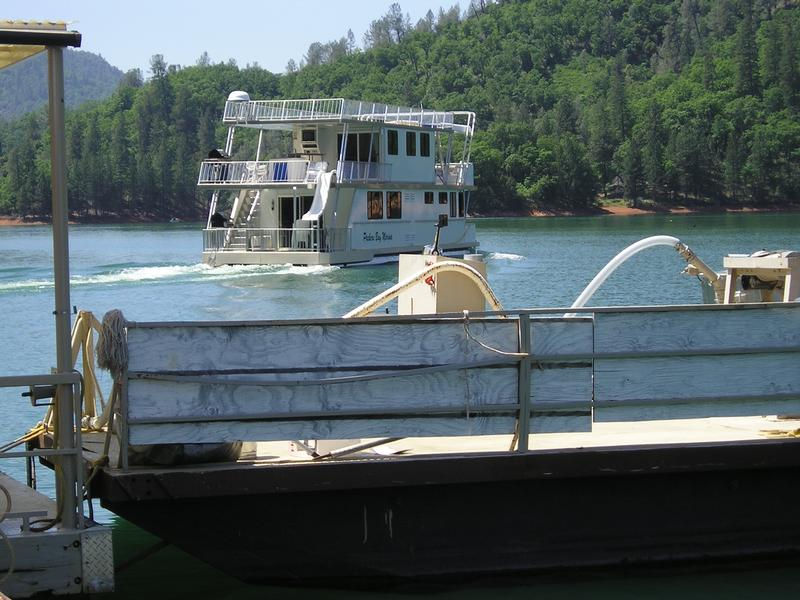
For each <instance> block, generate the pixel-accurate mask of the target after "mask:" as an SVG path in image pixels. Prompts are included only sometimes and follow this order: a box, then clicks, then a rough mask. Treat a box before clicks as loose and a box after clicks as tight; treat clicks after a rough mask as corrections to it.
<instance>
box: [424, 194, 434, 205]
mask: <svg viewBox="0 0 800 600" xmlns="http://www.w3.org/2000/svg"><path fill="white" fill-rule="evenodd" d="M425 204H433V192H425Z"/></svg>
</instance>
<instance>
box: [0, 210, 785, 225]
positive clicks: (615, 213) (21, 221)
mask: <svg viewBox="0 0 800 600" xmlns="http://www.w3.org/2000/svg"><path fill="white" fill-rule="evenodd" d="M785 212H800V204H789V205H787V206H782V207H753V206H744V207H721V208H716V207H715V208H692V207H685V206H677V207H672V208H669V209H664V210H652V209H643V208H632V207H629V206H620V205H609V206H599V207H597V208H595V209H592V210H586V211H541V210H532V211H530V212H529V213H525V212H519V213H514V212H509V213H504V212H498V213H492V214H478V215H472V217H473V218H476V219H480V218H488V217H508V218H510V217H600V216H608V217H632V216H639V215H641V216H646V215H705V214H728V213H733V214H736V213H785ZM180 222H183V221H180ZM134 223H165V221H158V220H154V219H144V218H124V219H120V218H118V217H111V216H109V217H107V218H99V217H90V218H88V219H83V218H78V219H75V218H71V219H70V221H69V224H70V225H98V224H100V225H114V224H117V225H120V224H122V225H128V224H134ZM49 224H50V221H49V220H41V219H30V218H23V217H12V216H8V215H0V227H25V226H35V225H49Z"/></svg>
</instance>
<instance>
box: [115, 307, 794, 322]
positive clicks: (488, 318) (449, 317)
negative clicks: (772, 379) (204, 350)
mask: <svg viewBox="0 0 800 600" xmlns="http://www.w3.org/2000/svg"><path fill="white" fill-rule="evenodd" d="M787 308H788V309H793V310H800V302H761V303H752V304H674V305H673V304H669V305H654V306H595V307H582V308H529V309H520V310H502V311H494V312H471V313H470V314H469V318H470V320H480V321H481V322H501V323H502V322H507V320H506V319H505V318H506V317H517V316H518V315H521V314H526V315H560V316H558V317H554V318H547V322H548V323H550V322H553V321H556V320H561V321H570V322H575V321H578V320H580V319H583V320H591V319H592V314H593V313H642V312H645V313H659V312H680V311H686V310H691V311H712V312H714V311H731V310H759V309H771V310H780V309H787ZM566 313H579V314H580V316H578V317H564V316H563V315H564V314H566ZM463 320H464V315H463V313H440V314H435V315H417V316H414V317H409V316H408V315H375V316H369V317H358V318H352V319H343V318H341V317H334V318H320V319H286V320H263V321H128V322H127V323H126V326H127V327H128V328H134V327H147V328H155V327H159V328H170V327H250V326H254V325H255V326H260V327H263V326H273V325H274V326H284V327H288V326H293V325H339V324H341V325H347V324H352V323H370V324H378V323H404V324H406V323H422V322H430V321H440V322H452V321H463ZM534 322H535V321H534Z"/></svg>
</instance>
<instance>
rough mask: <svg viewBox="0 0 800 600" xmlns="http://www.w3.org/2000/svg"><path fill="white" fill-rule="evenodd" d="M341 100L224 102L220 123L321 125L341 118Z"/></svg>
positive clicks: (342, 101)
mask: <svg viewBox="0 0 800 600" xmlns="http://www.w3.org/2000/svg"><path fill="white" fill-rule="evenodd" d="M343 103H344V100H343V99H342V98H319V99H315V98H311V99H304V100H253V101H250V102H226V103H225V113H224V115H223V117H222V120H223V122H226V123H231V122H245V123H247V122H265V121H324V120H336V121H338V120H339V119H341V117H342V105H343Z"/></svg>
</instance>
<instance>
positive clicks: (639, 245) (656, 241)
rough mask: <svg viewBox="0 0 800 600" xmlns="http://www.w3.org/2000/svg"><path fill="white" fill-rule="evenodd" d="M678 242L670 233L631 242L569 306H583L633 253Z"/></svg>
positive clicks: (674, 244) (675, 244) (673, 245)
mask: <svg viewBox="0 0 800 600" xmlns="http://www.w3.org/2000/svg"><path fill="white" fill-rule="evenodd" d="M680 243H681V241H680V240H679V239H678V238H676V237H672V236H671V235H654V236H651V237H647V238H644V239H643V240H639V241H638V242H636V243H633V244H631V245H630V246H628V247H627V248H625V249H624V250H623V251H622V252H620V253H619V254H617V255H616V256H615V257H614V258H612V259H611V260H610V261H608V264H607V265H606V266H605V267H603V268H602V269H601V270H600V272H599V273H598V274H597V275H595V276H594V279H592V280H591V281H590V282H589V285H587V286H586V288H585V289H584V290H583V291H582V292H581V294H580V296H578V297H577V298H576V299H575V302H573V303H572V306H571V307H570V308H580V307H582V306H585V305H586V303H587V302H588V301H589V299H590V298H591V297H592V296H593V295H594V293H595V292H596V291H597V289H598V288H599V287H600V286H601V285H603V282H604V281H605V280H606V279H608V278H609V276H610V275H611V274H612V273H613V272H614V271H616V270H617V268H618V267H619V266H620V265H622V263H624V262H625V261H626V260H628V259H629V258H630V257H631V256H633V255H634V254H637V253H639V252H641V251H642V250H646V249H647V248H652V247H653V246H672V247H673V248H674V247H675V246H677V245H678V244H680Z"/></svg>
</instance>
